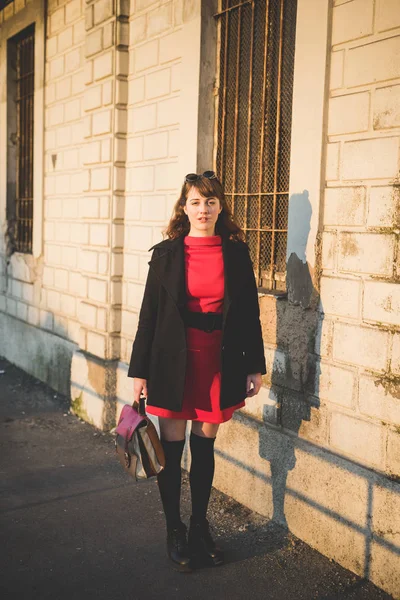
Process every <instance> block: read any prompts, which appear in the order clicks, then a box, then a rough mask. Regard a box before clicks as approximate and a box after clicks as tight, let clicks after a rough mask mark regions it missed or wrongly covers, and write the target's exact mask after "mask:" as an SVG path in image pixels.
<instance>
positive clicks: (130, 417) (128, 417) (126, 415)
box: [115, 404, 146, 441]
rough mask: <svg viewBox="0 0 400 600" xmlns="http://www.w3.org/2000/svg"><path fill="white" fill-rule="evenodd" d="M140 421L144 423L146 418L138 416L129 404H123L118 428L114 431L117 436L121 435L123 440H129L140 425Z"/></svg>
mask: <svg viewBox="0 0 400 600" xmlns="http://www.w3.org/2000/svg"><path fill="white" fill-rule="evenodd" d="M142 421H146V418H145V417H143V415H139V413H138V412H137V410H135V409H134V408H133V407H132V406H130V405H129V404H125V406H124V408H123V409H122V411H121V414H120V417H119V421H118V426H117V427H116V429H115V431H116V433H117V434H118V435H122V437H123V438H124V439H125V440H128V441H129V440H130V439H131V437H132V435H133V433H134V431H135V429H136V428H137V427H138V426H139V425H140V423H141V422H142Z"/></svg>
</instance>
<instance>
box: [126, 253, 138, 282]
mask: <svg viewBox="0 0 400 600" xmlns="http://www.w3.org/2000/svg"><path fill="white" fill-rule="evenodd" d="M124 256H126V259H125V261H124V279H139V257H138V256H137V254H129V253H124Z"/></svg>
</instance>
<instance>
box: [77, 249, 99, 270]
mask: <svg viewBox="0 0 400 600" xmlns="http://www.w3.org/2000/svg"><path fill="white" fill-rule="evenodd" d="M97 257H98V253H97V252H94V251H93V250H81V251H80V252H79V268H80V269H82V271H87V272H89V273H97Z"/></svg>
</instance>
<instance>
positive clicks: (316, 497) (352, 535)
mask: <svg viewBox="0 0 400 600" xmlns="http://www.w3.org/2000/svg"><path fill="white" fill-rule="evenodd" d="M311 215H312V209H311V204H310V201H309V194H308V192H307V191H304V192H303V193H302V194H295V195H293V196H292V197H291V199H290V211H289V228H290V229H291V231H295V237H294V240H291V243H290V248H289V258H288V262H287V291H288V295H287V299H275V298H271V297H263V298H262V299H261V302H262V304H263V307H262V311H261V317H262V320H263V333H264V336H265V338H266V341H267V343H268V344H274V345H275V348H276V350H275V352H274V357H273V360H271V361H268V362H269V364H268V370H269V373H268V374H267V376H266V379H267V378H268V377H269V378H270V379H269V380H268V381H267V383H268V385H269V389H270V391H269V396H270V399H271V402H270V403H268V404H265V405H264V406H263V423H261V424H260V421H259V420H258V419H256V418H254V417H252V416H250V415H249V414H246V413H244V412H241V411H240V412H238V413H234V415H233V419H232V421H236V422H237V425H238V426H239V429H238V431H240V425H242V426H243V425H244V426H245V427H246V428H249V429H252V430H253V431H254V432H255V433H256V434H258V436H259V448H258V450H259V456H260V457H261V458H262V459H264V460H265V461H268V463H269V465H270V468H269V469H264V468H263V465H262V463H259V465H257V466H254V465H249V464H246V459H244V460H243V461H242V460H240V458H237V457H235V456H230V455H229V453H228V452H224V451H223V449H222V448H221V450H220V449H218V450H217V454H218V455H219V456H220V457H221V458H222V459H223V460H225V461H227V462H230V463H231V464H233V465H235V467H236V468H239V469H241V470H243V471H244V472H251V475H252V476H254V477H256V478H257V479H259V480H260V481H261V482H262V483H263V484H264V486H271V491H272V519H273V520H274V521H276V522H277V523H280V524H281V525H283V526H285V527H287V519H290V524H291V529H292V530H293V532H294V533H295V534H296V535H298V536H299V537H300V538H301V539H304V540H305V541H306V542H307V541H308V542H309V543H311V544H312V545H314V546H316V547H317V548H318V549H319V550H320V551H322V552H323V553H325V554H327V555H328V556H334V558H335V559H336V560H338V561H339V562H341V563H342V564H344V566H346V567H347V568H350V569H351V570H353V571H354V572H356V573H357V574H359V575H361V576H362V577H365V578H366V579H371V578H372V579H373V581H374V582H375V583H377V585H380V586H381V587H383V588H384V589H388V590H389V589H391V590H397V589H398V586H399V581H400V580H398V579H397V576H396V575H395V573H396V564H398V557H399V556H400V544H399V541H398V540H399V538H398V532H396V531H392V529H393V528H396V526H394V525H393V524H392V520H391V515H392V514H396V510H397V512H398V506H399V495H400V485H399V483H398V482H395V481H391V480H390V479H388V478H387V477H385V476H384V475H383V474H380V473H378V472H376V471H373V470H372V469H370V468H368V467H367V466H366V465H363V464H362V463H359V462H356V461H354V460H351V459H349V458H348V457H347V456H343V455H340V454H339V453H336V452H334V451H333V450H331V449H327V450H325V449H324V448H323V447H321V446H322V445H324V444H325V443H326V439H327V431H328V426H329V423H328V418H327V411H326V407H325V406H324V404H323V403H322V404H321V402H320V398H319V385H320V381H319V380H320V366H319V362H318V358H319V356H320V354H321V352H320V346H321V332H322V324H323V319H324V313H323V306H322V304H321V299H320V295H319V291H318V289H317V287H316V286H318V285H319V283H318V269H319V261H320V257H319V255H318V253H319V247H317V249H316V254H317V258H316V268H315V269H314V270H313V269H312V268H310V266H309V265H308V263H307V261H306V257H305V249H306V247H307V241H308V236H309V232H310V223H311ZM290 221H293V223H290ZM269 306H270V307H272V309H270V310H269V309H268V307H269ZM264 309H266V310H264ZM271 363H272V364H271ZM233 425H234V423H233ZM343 435H346V432H345V431H344V432H343ZM247 439H251V438H247ZM297 457H299V459H300V457H301V469H299V471H298V472H296V470H295V467H296V461H297ZM290 472H292V475H291V476H290V477H289V473H290ZM288 480H289V482H288ZM256 490H257V492H256ZM254 491H255V493H257V494H258V493H260V488H259V486H257V485H255V486H254ZM261 493H262V492H261ZM265 497H266V498H268V497H269V494H268V493H266V494H265ZM267 501H269V500H267ZM263 512H264V514H270V512H271V511H270V509H269V506H266V507H265V511H263ZM397 522H398V517H396V523H397ZM293 525H295V527H293ZM388 577H389V578H391V579H393V581H391V582H388ZM394 580H395V581H394Z"/></svg>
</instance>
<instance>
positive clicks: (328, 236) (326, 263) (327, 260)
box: [322, 232, 337, 270]
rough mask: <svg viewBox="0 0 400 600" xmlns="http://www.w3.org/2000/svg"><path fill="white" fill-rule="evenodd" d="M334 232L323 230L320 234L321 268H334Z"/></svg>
mask: <svg viewBox="0 0 400 600" xmlns="http://www.w3.org/2000/svg"><path fill="white" fill-rule="evenodd" d="M336 246H337V235H336V233H329V232H324V233H323V234H322V268H323V269H330V270H332V269H334V268H335V263H336Z"/></svg>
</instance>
